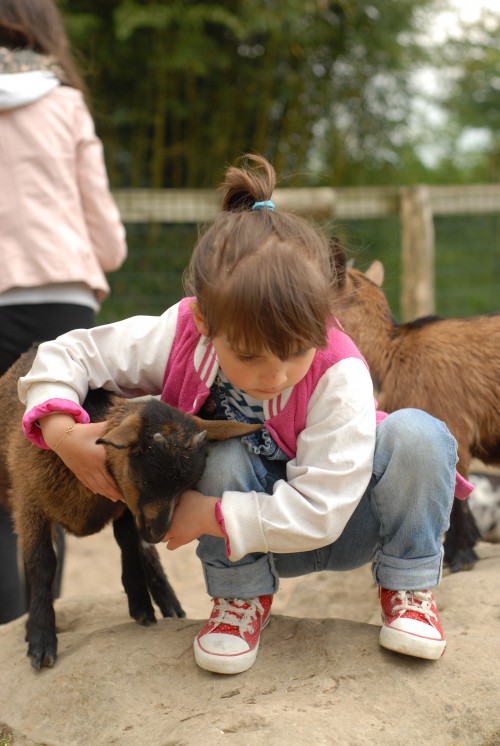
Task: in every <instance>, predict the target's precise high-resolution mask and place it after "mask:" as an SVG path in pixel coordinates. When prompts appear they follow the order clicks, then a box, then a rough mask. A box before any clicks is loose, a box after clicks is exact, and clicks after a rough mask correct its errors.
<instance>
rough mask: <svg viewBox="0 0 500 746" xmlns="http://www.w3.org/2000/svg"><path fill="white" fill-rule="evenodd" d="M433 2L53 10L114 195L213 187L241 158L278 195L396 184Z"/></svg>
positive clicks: (153, 4) (128, 0) (77, 4)
mask: <svg viewBox="0 0 500 746" xmlns="http://www.w3.org/2000/svg"><path fill="white" fill-rule="evenodd" d="M435 1H436V0H398V2H397V3H389V2H387V0H369V1H368V0H362V1H360V0H337V1H336V2H335V1H332V0H219V1H218V2H196V0H182V2H181V0H170V1H169V2H165V1H164V0H124V1H123V2H118V0H106V2H105V3H103V2H102V1H99V0H71V3H70V2H69V0H66V2H62V3H61V4H62V9H63V11H64V15H65V19H66V21H67V25H68V29H69V31H70V33H71V35H72V38H73V39H74V40H75V42H76V43H77V46H78V47H79V49H80V51H81V52H82V54H83V55H84V57H85V58H86V59H87V60H88V73H89V75H88V83H89V87H90V90H91V92H92V96H93V100H94V116H95V118H96V124H97V128H98V132H99V134H100V135H101V137H102V139H103V141H104V144H105V150H106V156H107V163H108V168H109V171H110V178H111V182H112V184H113V185H114V186H122V187H123V186H152V187H189V186H194V187H205V186H208V187H212V186H215V185H217V184H218V183H219V181H220V178H221V175H222V172H223V170H224V168H225V165H226V164H227V163H228V162H232V161H234V160H235V158H236V157H237V156H239V155H240V154H241V153H242V152H246V151H248V150H253V151H257V152H260V153H263V154H264V155H266V156H267V157H268V158H270V159H271V160H272V161H273V163H274V165H275V167H276V169H277V171H278V173H283V174H291V175H290V177H289V179H288V181H287V186H296V185H307V184H314V183H324V182H327V183H329V184H337V183H343V184H358V183H361V182H363V183H381V182H382V181H386V182H387V181H388V180H391V179H398V178H400V172H401V157H400V151H401V147H402V143H403V141H405V142H406V141H408V137H409V132H408V126H407V121H408V112H409V109H410V107H411V90H410V84H409V71H410V70H411V69H412V68H413V67H414V66H415V65H417V64H418V63H419V62H422V60H423V59H425V57H426V55H427V51H426V50H425V49H424V48H423V47H422V46H421V45H419V44H417V42H416V31H417V30H418V28H419V24H421V22H422V21H421V18H422V16H421V13H422V10H423V9H426V8H429V7H431V6H432V5H433V4H434V2H435Z"/></svg>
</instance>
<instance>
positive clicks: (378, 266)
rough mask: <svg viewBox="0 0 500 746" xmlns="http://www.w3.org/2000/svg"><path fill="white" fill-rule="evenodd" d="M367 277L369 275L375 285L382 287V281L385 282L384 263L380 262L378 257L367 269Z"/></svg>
mask: <svg viewBox="0 0 500 746" xmlns="http://www.w3.org/2000/svg"><path fill="white" fill-rule="evenodd" d="M365 277H368V279H369V280H371V281H372V282H374V283H375V285H377V286H378V287H379V288H381V287H382V283H383V282H384V265H383V264H382V262H379V260H378V259H375V261H374V262H372V263H371V264H370V266H369V267H368V269H367V270H366V272H365Z"/></svg>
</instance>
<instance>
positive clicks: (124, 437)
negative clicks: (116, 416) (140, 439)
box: [96, 414, 141, 448]
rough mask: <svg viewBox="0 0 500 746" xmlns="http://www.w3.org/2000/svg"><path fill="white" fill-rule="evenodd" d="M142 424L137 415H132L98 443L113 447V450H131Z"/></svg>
mask: <svg viewBox="0 0 500 746" xmlns="http://www.w3.org/2000/svg"><path fill="white" fill-rule="evenodd" d="M140 424H141V421H140V417H139V416H138V415H136V414H131V415H129V416H128V417H125V419H124V420H123V422H121V423H120V424H119V425H117V426H116V427H113V428H111V430H108V432H107V433H104V435H103V436H102V437H101V438H98V439H97V440H96V443H100V444H102V445H105V446H112V447H113V448H129V447H130V446H131V445H133V444H134V443H135V442H136V440H137V433H138V432H139V428H140Z"/></svg>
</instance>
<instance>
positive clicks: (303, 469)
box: [222, 358, 376, 561]
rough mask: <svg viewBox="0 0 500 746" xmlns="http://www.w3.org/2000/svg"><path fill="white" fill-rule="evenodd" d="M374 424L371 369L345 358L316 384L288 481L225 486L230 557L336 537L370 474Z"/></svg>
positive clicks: (315, 544)
mask: <svg viewBox="0 0 500 746" xmlns="http://www.w3.org/2000/svg"><path fill="white" fill-rule="evenodd" d="M375 432H376V422H375V403H374V399H373V385H372V381H371V378H370V375H369V372H368V370H367V368H366V366H365V364H364V363H363V362H362V361H361V360H359V359H354V358H348V359H345V360H342V361H341V362H339V363H337V364H336V365H334V366H332V368H330V369H329V370H328V371H327V372H326V373H325V374H324V375H323V376H322V378H321V379H320V381H319V382H318V385H317V387H316V389H315V391H314V392H313V395H312V397H311V399H310V401H309V406H308V413H307V421H306V427H305V429H304V430H303V432H302V433H301V434H300V436H299V438H298V441H297V454H296V457H295V458H294V459H292V460H291V461H289V462H288V464H287V479H286V481H285V480H280V481H278V482H277V483H276V484H275V486H274V491H273V494H272V495H268V494H265V493H257V492H250V493H241V492H230V491H227V492H224V494H223V496H222V512H223V516H224V522H225V527H226V532H227V535H228V538H229V544H230V548H231V554H230V559H231V560H233V561H236V560H238V559H241V557H243V556H245V555H246V554H249V553H252V552H276V553H284V552H305V551H309V550H312V549H318V548H320V547H323V546H327V545H328V544H331V543H332V542H334V541H335V540H336V539H337V538H338V537H339V536H340V534H341V533H342V531H343V529H344V527H345V525H346V523H347V522H348V520H349V518H350V517H351V515H352V514H353V512H354V510H355V509H356V507H357V505H358V503H359V501H360V500H361V498H362V496H363V494H364V492H365V490H366V488H367V486H368V483H369V481H370V478H371V475H372V471H373V455H374V451H375Z"/></svg>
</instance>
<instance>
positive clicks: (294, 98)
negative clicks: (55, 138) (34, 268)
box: [59, 0, 500, 323]
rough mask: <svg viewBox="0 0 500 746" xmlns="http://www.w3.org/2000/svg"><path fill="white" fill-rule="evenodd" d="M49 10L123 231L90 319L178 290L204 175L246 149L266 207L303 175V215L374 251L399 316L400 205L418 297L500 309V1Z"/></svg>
mask: <svg viewBox="0 0 500 746" xmlns="http://www.w3.org/2000/svg"><path fill="white" fill-rule="evenodd" d="M59 6H60V8H61V10H62V12H63V16H64V19H65V23H66V25H67V28H68V31H69V34H70V36H71V39H72V41H73V43H74V44H75V46H76V49H77V50H78V52H79V57H78V61H79V63H80V64H81V65H82V67H83V70H84V73H85V77H86V81H87V83H88V86H89V89H90V94H91V102H92V113H93V116H94V119H95V122H96V128H97V132H98V134H99V136H100V137H101V139H102V141H103V143H104V148H105V157H106V164H107V167H108V172H109V176H110V181H111V185H112V188H113V190H114V192H115V194H116V198H117V202H118V205H119V207H120V211H121V214H122V218H123V220H124V222H125V225H126V228H127V239H128V245H129V257H128V259H127V260H126V262H125V264H124V265H123V267H122V268H121V269H120V270H119V271H118V272H116V273H114V274H111V275H109V276H108V279H109V282H110V284H111V288H112V294H111V297H110V298H109V299H108V300H107V301H106V303H105V304H104V306H103V308H102V310H101V311H100V314H99V317H98V321H99V323H106V322H107V321H112V320H116V319H119V318H124V317H126V316H130V315H135V314H158V313H161V312H162V311H163V310H164V309H165V308H167V307H168V306H169V305H171V304H172V303H174V302H176V301H177V300H178V299H179V298H180V297H181V296H182V286H181V277H182V271H183V269H184V267H185V266H186V263H187V261H188V258H189V255H190V252H191V249H192V247H193V245H194V242H195V241H196V238H197V235H198V231H199V229H200V227H201V226H202V225H203V224H204V222H206V221H207V220H210V218H211V217H212V216H213V215H215V213H216V211H217V209H218V196H217V192H216V191H215V190H216V187H217V186H218V185H219V184H220V182H221V180H222V178H223V174H224V171H225V168H226V167H227V165H228V164H229V163H232V162H234V160H235V159H236V158H237V157H238V156H240V155H241V154H242V153H244V152H248V151H253V152H258V153H261V154H263V155H265V156H266V157H267V158H268V159H269V160H271V161H272V163H273V164H274V166H275V168H276V171H277V173H278V176H279V178H280V183H279V187H280V188H282V189H283V190H284V191H283V204H282V203H280V200H279V199H276V200H275V201H276V203H277V207H278V209H279V207H280V206H282V207H283V205H284V204H285V205H286V204H287V199H288V198H287V197H286V194H287V193H289V190H292V189H293V190H298V189H300V190H306V191H301V192H297V194H298V195H299V196H300V199H299V202H300V203H301V204H303V205H304V207H303V210H302V211H303V212H304V214H306V215H307V214H308V213H309V215H308V216H309V217H310V218H311V219H313V220H316V221H318V222H320V223H321V224H322V225H323V226H324V227H325V228H326V230H327V231H328V232H329V233H330V234H336V235H338V236H339V237H340V238H341V239H342V240H343V242H344V243H345V245H346V247H347V249H348V254H349V256H351V257H352V258H353V259H354V262H355V264H356V266H358V267H360V268H361V269H364V268H366V267H367V266H368V265H369V264H370V262H371V261H372V260H373V259H375V258H377V259H381V260H382V261H383V263H384V265H385V269H386V279H385V283H384V289H385V291H386V294H387V296H388V299H389V302H390V305H391V308H392V311H393V313H394V315H395V316H396V318H397V319H398V320H405V319H404V318H403V317H404V316H408V315H409V316H412V315H416V310H418V309H416V310H415V309H414V313H413V314H412V312H411V309H410V310H408V309H403V310H402V308H401V284H402V275H403V274H404V272H407V273H408V264H406V268H405V267H403V266H402V263H403V260H402V255H403V248H404V246H405V242H408V241H409V243H410V245H411V244H412V238H411V230H412V229H411V228H410V229H408V225H407V219H408V209H409V210H410V213H411V211H412V209H413V208H415V209H416V210H417V213H418V214H417V223H416V225H417V228H416V233H417V243H418V242H419V241H420V240H421V238H422V236H423V238H424V245H423V248H422V247H420V248H418V247H417V249H418V251H420V250H422V251H423V252H424V253H425V254H426V256H427V262H429V261H430V262H431V264H432V271H431V272H430V274H429V283H430V284H431V285H432V287H431V293H432V297H433V304H434V305H433V308H430V309H423V310H431V311H434V310H435V311H436V312H437V313H439V314H441V315H445V316H465V315H472V314H477V313H488V312H493V311H499V310H500V308H499V306H500V302H499V299H500V233H499V230H500V45H499V38H500V0H482V2H481V1H480V0H474V2H469V0H337V2H331V1H330V0H220V1H217V2H199V1H196V0H105V2H103V0H60V2H59ZM312 189H316V190H319V191H317V192H312V191H309V190H312ZM144 190H145V191H144ZM199 190H201V191H199ZM204 190H208V191H204ZM308 195H309V196H310V199H309V198H308ZM302 196H303V199H302ZM408 206H409V208H408ZM412 206H413V207H412ZM419 211H420V212H419ZM426 216H427V217H426ZM429 216H430V217H429ZM426 220H427V222H426ZM419 221H420V222H419ZM419 225H420V226H421V227H422V229H421V230H420V229H419V228H418V226H419ZM408 230H409V236H408V235H407V234H408ZM413 231H414V233H415V225H414V226H413ZM412 251H413V249H411V251H410V256H411V257H413V258H414V256H415V255H414V254H413V253H411V252H412ZM406 256H407V259H406V260H405V261H407V262H408V254H407V255H406ZM412 261H413V259H412Z"/></svg>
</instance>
